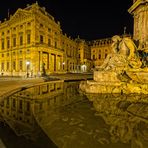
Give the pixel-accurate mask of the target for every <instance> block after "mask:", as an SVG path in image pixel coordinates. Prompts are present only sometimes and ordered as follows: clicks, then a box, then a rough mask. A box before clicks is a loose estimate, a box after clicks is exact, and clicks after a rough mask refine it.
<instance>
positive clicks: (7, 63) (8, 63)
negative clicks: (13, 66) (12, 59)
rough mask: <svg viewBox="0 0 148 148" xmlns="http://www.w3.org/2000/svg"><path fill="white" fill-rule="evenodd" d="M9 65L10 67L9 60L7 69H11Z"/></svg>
mask: <svg viewBox="0 0 148 148" xmlns="http://www.w3.org/2000/svg"><path fill="white" fill-rule="evenodd" d="M9 67H10V65H9V62H7V70H9Z"/></svg>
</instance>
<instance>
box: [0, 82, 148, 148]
mask: <svg viewBox="0 0 148 148" xmlns="http://www.w3.org/2000/svg"><path fill="white" fill-rule="evenodd" d="M78 86H79V84H78V83H75V82H70V83H68V82H67V83H63V82H57V83H55V82H52V83H46V84H43V85H40V86H34V87H31V88H29V89H24V90H22V91H20V92H17V93H15V94H13V95H12V96H10V97H8V98H6V99H4V100H3V101H2V102H1V104H0V105H1V106H0V118H1V121H2V122H4V123H6V124H7V125H8V126H9V127H10V128H11V129H12V130H13V131H14V132H15V134H16V135H17V136H24V137H25V138H27V139H29V140H32V141H35V142H38V141H39V139H40V143H42V145H38V146H39V147H43V143H45V144H44V147H49V144H51V141H50V139H51V140H52V141H53V142H54V143H55V144H56V145H57V146H58V147H65V148H74V147H77V148H82V147H85V148H91V147H92V148H95V147H96V148H97V147H99V148H108V147H114V148H119V147H121V148H147V146H148V102H147V99H148V97H147V96H146V95H145V96H138V95H135V94H134V95H132V94H130V95H122V96H121V95H119V94H115V95H111V94H100V95H92V94H91V95H87V98H86V96H84V95H83V94H81V93H79V89H78ZM8 136H9V135H8ZM48 141H50V142H48Z"/></svg>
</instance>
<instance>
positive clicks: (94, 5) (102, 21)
mask: <svg viewBox="0 0 148 148" xmlns="http://www.w3.org/2000/svg"><path fill="white" fill-rule="evenodd" d="M4 2H5V3H4ZM35 2H36V0H4V1H3V2H1V5H0V20H1V21H3V19H4V18H6V17H7V12H8V9H9V11H10V14H14V12H15V11H16V10H17V8H25V7H26V5H27V4H32V3H35ZM38 3H39V5H40V6H42V7H45V8H46V10H47V11H48V12H49V13H50V14H51V15H52V16H53V17H54V18H55V20H57V21H60V23H61V28H62V30H63V32H64V33H66V34H67V35H68V36H71V37H72V38H75V37H77V36H78V35H79V36H80V38H83V39H86V40H94V39H100V38H107V37H112V36H113V35H116V34H118V35H121V34H123V32H124V29H123V28H124V26H126V27H127V33H130V34H132V32H133V17H132V16H131V15H130V14H129V13H128V11H127V10H128V8H130V6H131V5H132V0H38Z"/></svg>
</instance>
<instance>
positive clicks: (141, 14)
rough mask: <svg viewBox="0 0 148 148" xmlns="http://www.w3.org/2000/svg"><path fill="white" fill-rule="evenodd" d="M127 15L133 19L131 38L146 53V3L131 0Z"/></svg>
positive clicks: (147, 33)
mask: <svg viewBox="0 0 148 148" xmlns="http://www.w3.org/2000/svg"><path fill="white" fill-rule="evenodd" d="M128 11H129V13H131V14H132V15H133V17H134V34H133V38H134V39H135V40H137V41H139V43H140V48H144V49H145V50H147V51H148V1H147V0H133V5H132V6H131V7H130V8H129V10H128Z"/></svg>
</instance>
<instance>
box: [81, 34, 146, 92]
mask: <svg viewBox="0 0 148 148" xmlns="http://www.w3.org/2000/svg"><path fill="white" fill-rule="evenodd" d="M112 41H113V43H112V53H111V54H109V55H108V56H107V58H106V59H105V61H104V63H103V64H102V65H101V66H99V67H96V68H95V70H94V76H93V80H91V81H90V80H88V81H83V82H81V83H80V89H81V90H82V91H84V92H85V93H125V94H129V93H142V94H148V68H147V66H146V65H145V64H144V63H143V59H142V57H140V55H139V54H138V49H137V47H136V45H135V44H134V42H133V40H132V39H131V38H129V37H123V38H121V37H120V36H117V35H115V36H113V37H112Z"/></svg>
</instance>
